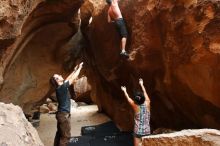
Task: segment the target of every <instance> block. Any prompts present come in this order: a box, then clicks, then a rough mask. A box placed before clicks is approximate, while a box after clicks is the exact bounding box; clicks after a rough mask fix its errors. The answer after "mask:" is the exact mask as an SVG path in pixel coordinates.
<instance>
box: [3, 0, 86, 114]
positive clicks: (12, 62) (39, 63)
mask: <svg viewBox="0 0 220 146" xmlns="http://www.w3.org/2000/svg"><path fill="white" fill-rule="evenodd" d="M9 2H10V4H9ZM82 2H83V1H81V0H77V1H72V0H62V1H50V0H49V1H39V2H37V1H35V2H32V1H29V3H28V1H27V2H26V3H28V4H26V3H24V2H23V1H22V2H18V3H17V2H16V1H4V2H2V3H1V8H2V9H1V11H0V12H1V15H3V16H5V15H6V16H7V15H10V17H5V18H4V19H5V21H10V24H11V27H10V28H5V27H4V26H3V25H0V30H1V31H2V33H1V34H0V37H2V41H1V42H0V46H3V44H4V43H5V41H6V40H7V38H6V33H5V32H4V33H3V31H6V30H7V31H8V33H7V36H9V38H13V39H14V40H15V41H14V42H12V44H9V45H8V46H5V47H4V49H0V50H1V52H2V54H3V55H2V56H1V57H0V58H1V63H2V64H1V67H0V74H1V75H3V77H4V78H3V77H2V76H1V78H0V81H1V82H3V79H4V84H2V85H1V92H0V97H1V98H0V100H1V101H4V102H13V103H14V104H18V105H20V106H21V107H22V108H23V109H24V110H25V112H26V111H29V110H30V108H31V107H32V105H35V104H36V103H37V102H41V101H42V99H46V97H48V96H49V95H50V94H51V91H50V89H49V88H50V87H49V81H48V80H49V78H50V76H51V75H52V74H53V73H60V74H63V75H64V77H65V76H66V72H65V71H64V68H65V69H66V70H68V71H69V70H70V69H71V67H72V66H73V65H66V60H67V58H68V57H69V56H70V55H71V54H70V53H69V50H68V49H69V48H67V47H65V45H64V44H66V43H67V42H68V41H69V39H70V38H71V37H72V36H73V35H74V34H75V33H76V32H77V29H78V25H79V19H78V9H79V7H80V5H81V3H82ZM14 3H15V4H14ZM13 5H17V6H16V7H13ZM7 7H10V9H5V8H7ZM17 7H18V8H19V10H17ZM20 9H21V10H20ZM26 9H27V10H26ZM20 13H21V14H20ZM20 15H22V17H21V16H20ZM12 18H13V19H12ZM15 18H16V19H15ZM7 26H8V25H7ZM3 28H5V29H3ZM11 31H13V33H12V32H11ZM71 63H72V62H71ZM74 63H75V62H74Z"/></svg>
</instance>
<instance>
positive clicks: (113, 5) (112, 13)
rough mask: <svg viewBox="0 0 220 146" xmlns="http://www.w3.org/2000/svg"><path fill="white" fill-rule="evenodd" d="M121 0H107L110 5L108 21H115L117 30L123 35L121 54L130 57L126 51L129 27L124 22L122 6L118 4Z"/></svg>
mask: <svg viewBox="0 0 220 146" xmlns="http://www.w3.org/2000/svg"><path fill="white" fill-rule="evenodd" d="M118 1H119V0H106V2H107V3H108V5H109V9H108V22H109V23H111V22H114V23H115V25H116V28H117V31H118V33H119V35H120V37H121V53H120V55H121V56H123V57H125V58H129V54H128V53H127V52H126V50H125V47H126V41H127V35H128V32H127V28H126V25H125V22H124V19H123V17H122V14H121V11H120V8H119V6H118Z"/></svg>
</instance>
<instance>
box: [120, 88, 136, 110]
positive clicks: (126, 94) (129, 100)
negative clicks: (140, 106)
mask: <svg viewBox="0 0 220 146" xmlns="http://www.w3.org/2000/svg"><path fill="white" fill-rule="evenodd" d="M121 90H122V91H123V92H124V94H125V97H126V98H127V100H128V102H129V104H130V105H131V106H133V107H134V106H135V103H134V101H133V100H132V99H131V98H130V97H129V95H128V93H127V89H126V87H125V86H121Z"/></svg>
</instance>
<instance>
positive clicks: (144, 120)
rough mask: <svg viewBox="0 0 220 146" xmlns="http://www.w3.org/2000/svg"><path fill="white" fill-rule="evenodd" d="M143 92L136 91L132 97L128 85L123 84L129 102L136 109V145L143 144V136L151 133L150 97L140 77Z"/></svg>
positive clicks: (122, 88)
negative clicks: (128, 91) (127, 88)
mask: <svg viewBox="0 0 220 146" xmlns="http://www.w3.org/2000/svg"><path fill="white" fill-rule="evenodd" d="M139 84H140V86H141V89H142V91H143V93H142V92H136V93H135V94H134V97H133V98H130V97H129V95H128V93H127V90H126V87H125V86H121V90H122V91H123V92H124V94H125V97H126V98H127V100H128V102H129V104H130V105H131V107H132V109H133V111H134V146H141V145H142V144H141V143H142V137H143V136H147V135H150V98H149V97H148V95H147V92H146V89H145V87H144V85H143V84H144V83H143V80H142V79H139Z"/></svg>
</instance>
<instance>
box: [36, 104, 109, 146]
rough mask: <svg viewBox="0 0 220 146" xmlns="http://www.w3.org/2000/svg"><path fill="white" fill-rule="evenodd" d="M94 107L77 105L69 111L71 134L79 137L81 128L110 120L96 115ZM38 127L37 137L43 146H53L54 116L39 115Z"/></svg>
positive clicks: (99, 114) (95, 107) (96, 109)
mask: <svg viewBox="0 0 220 146" xmlns="http://www.w3.org/2000/svg"><path fill="white" fill-rule="evenodd" d="M97 111H98V108H97V106H96V105H78V107H73V108H72V110H71V134H72V136H80V133H81V127H82V126H90V125H97V124H101V123H105V122H107V121H109V120H110V119H109V118H108V117H107V116H106V115H104V114H102V113H98V112H97ZM40 119H41V121H40V126H39V127H37V131H38V133H39V136H40V138H41V140H42V142H43V143H44V145H45V146H53V140H54V137H55V133H56V119H55V115H54V114H41V117H40Z"/></svg>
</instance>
